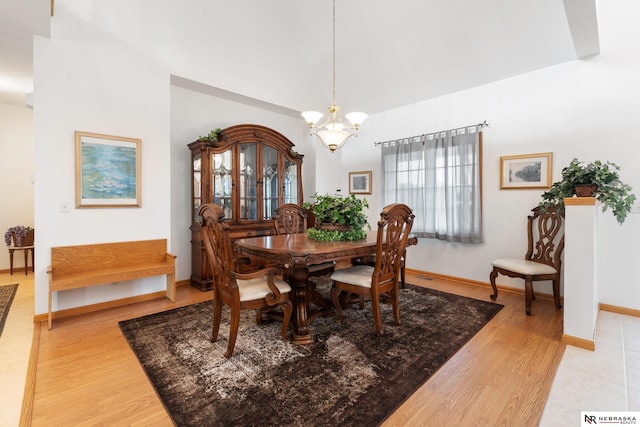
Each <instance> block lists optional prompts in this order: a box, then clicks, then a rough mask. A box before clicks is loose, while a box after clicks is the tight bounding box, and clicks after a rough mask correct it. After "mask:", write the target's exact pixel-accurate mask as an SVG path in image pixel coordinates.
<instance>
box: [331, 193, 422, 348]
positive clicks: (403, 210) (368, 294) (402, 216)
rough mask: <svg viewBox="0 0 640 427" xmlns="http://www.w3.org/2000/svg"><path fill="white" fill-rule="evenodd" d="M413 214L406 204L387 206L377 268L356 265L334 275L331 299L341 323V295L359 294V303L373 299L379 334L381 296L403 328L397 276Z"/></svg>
mask: <svg viewBox="0 0 640 427" xmlns="http://www.w3.org/2000/svg"><path fill="white" fill-rule="evenodd" d="M413 218H414V215H413V213H412V212H411V208H409V206H407V205H403V204H399V203H394V204H391V205H388V206H386V207H385V208H384V209H383V210H382V212H381V213H380V220H379V221H378V234H377V238H376V259H375V266H373V267H372V266H370V265H354V266H352V267H348V268H346V269H341V270H336V271H335V272H334V273H333V274H331V278H332V279H333V280H334V287H333V289H332V291H331V299H332V301H333V305H334V306H335V308H336V314H337V319H338V320H339V321H341V320H342V318H343V315H342V307H341V302H340V293H341V292H346V293H348V294H358V295H359V296H360V301H363V300H364V298H370V299H371V308H372V311H373V319H374V323H375V328H376V332H377V334H378V335H380V336H381V335H382V334H383V331H382V320H381V316H380V301H381V297H383V296H384V297H386V299H387V300H388V301H390V303H391V305H392V307H393V317H394V321H395V325H396V326H397V325H400V308H399V305H398V296H399V292H398V290H399V286H398V277H399V273H400V267H401V265H402V257H403V255H404V253H405V248H406V246H407V240H408V238H409V233H410V232H411V227H412V226H413Z"/></svg>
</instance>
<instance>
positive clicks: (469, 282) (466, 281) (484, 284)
mask: <svg viewBox="0 0 640 427" xmlns="http://www.w3.org/2000/svg"><path fill="white" fill-rule="evenodd" d="M406 271H407V273H409V274H414V275H416V276H423V277H424V278H427V279H436V280H445V281H448V282H454V283H458V284H462V285H470V286H480V287H483V288H487V289H489V291H490V292H492V293H493V289H492V288H491V283H488V282H480V281H478V280H471V279H465V278H463V277H456V276H447V275H446V274H439V273H433V272H430V271H422V270H414V269H412V268H407V269H406ZM496 287H497V288H498V293H500V292H506V293H510V294H515V295H521V296H522V297H524V289H520V288H513V287H511V286H503V285H496ZM535 294H536V298H540V299H544V300H550V301H553V295H552V294H547V293H543V292H536V293H535ZM563 300H564V297H560V301H561V302H562V301H563Z"/></svg>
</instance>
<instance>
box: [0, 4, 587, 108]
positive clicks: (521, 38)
mask: <svg viewBox="0 0 640 427" xmlns="http://www.w3.org/2000/svg"><path fill="white" fill-rule="evenodd" d="M595 1H596V0H563V1H560V0H536V1H531V0H446V1H443V0H403V1H396V2H390V1H388V0H337V5H336V50H337V52H336V71H337V75H336V89H337V93H336V95H337V101H338V104H339V105H340V106H341V107H342V108H343V111H352V110H358V111H365V112H367V113H369V114H372V113H376V112H380V111H385V110H389V109H393V108H396V107H400V106H403V105H407V104H411V103H414V102H417V101H421V100H425V99H430V98H434V97H438V96H441V95H445V94H449V93H453V92H456V91H460V90H464V89H468V88H471V87H474V86H478V85H482V84H486V83H490V82H492V81H496V80H501V79H504V78H508V77H511V76H515V75H519V74H523V73H527V72H530V71H533V70H537V69H541V68H545V67H549V66H553V65H556V64H560V63H563V62H566V61H572V60H576V59H580V58H585V57H588V56H591V55H594V54H597V53H599V43H598V28H597V19H596V4H595ZM187 6H188V7H187ZM50 7H51V2H50V0H21V1H16V0H0V59H1V61H0V103H10V104H18V105H24V100H25V93H29V92H32V91H33V83H32V75H33V72H32V68H33V65H32V54H33V53H32V36H33V35H34V34H35V35H38V36H43V37H49V31H50V26H51V22H52V21H54V20H56V19H61V17H66V18H68V17H72V18H73V19H65V20H64V22H74V23H77V24H78V25H88V26H90V27H91V28H93V29H94V30H95V31H99V32H100V33H102V34H108V35H109V36H110V37H112V38H113V39H115V40H118V41H119V42H122V43H125V44H127V45H128V46H131V47H132V48H134V49H138V50H139V51H140V52H145V54H148V55H150V56H152V57H153V58H154V59H155V60H157V61H158V62H159V63H162V64H164V65H165V66H166V67H167V68H168V70H169V72H170V73H171V74H172V75H174V76H176V77H177V78H178V79H179V80H180V81H181V82H182V83H184V82H196V84H195V87H197V86H199V87H210V88H217V89H221V90H223V91H228V92H230V93H234V94H239V95H243V96H248V97H251V98H255V99H258V100H260V101H264V102H269V103H272V104H275V105H278V106H281V107H285V108H287V109H291V110H294V111H303V110H308V109H314V110H319V111H324V109H325V108H326V107H327V106H328V105H329V104H330V102H331V91H332V21H331V17H332V3H331V0H313V1H311V0H303V1H300V0H269V1H264V0H238V1H228V0H190V1H188V2H182V1H181V2H178V1H168V0H167V1H157V0H137V1H135V2H131V1H130V0H109V1H104V0H103V1H98V0H57V1H56V2H55V9H54V16H53V17H52V18H51V17H50ZM35 96H36V98H37V94H36V95H35Z"/></svg>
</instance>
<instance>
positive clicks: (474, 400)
mask: <svg viewBox="0 0 640 427" xmlns="http://www.w3.org/2000/svg"><path fill="white" fill-rule="evenodd" d="M408 281H409V282H410V283H415V284H419V285H423V286H427V287H431V288H434V289H438V290H443V291H446V292H451V293H456V294H459V295H465V296H469V297H472V298H477V299H482V300H487V301H488V300H489V293H490V291H489V288H485V287H482V286H473V285H462V284H457V283H451V282H447V281H443V280H425V279H421V278H418V277H416V276H415V275H412V274H409V275H408ZM211 297H212V294H211V292H206V293H203V292H200V291H198V290H196V289H194V288H192V287H190V286H180V287H178V292H177V303H176V304H175V305H174V304H172V303H171V302H169V301H168V300H166V299H158V300H153V301H148V302H143V303H137V304H132V305H129V306H126V307H119V308H114V309H109V310H103V311H99V312H96V313H91V314H86V315H81V316H75V317H72V318H67V319H59V320H55V321H54V329H53V330H51V331H48V330H47V326H46V323H42V324H41V325H40V328H41V338H40V345H39V355H38V364H37V374H36V382H35V390H34V393H35V394H34V401H33V414H32V425H33V426H52V425H55V426H62V425H73V426H95V425H108V426H125V425H127V426H148V425H154V426H170V425H173V424H172V422H171V420H170V418H169V417H168V415H167V413H166V411H165V410H164V407H163V405H162V403H161V402H160V400H159V399H158V397H157V395H156V394H155V392H154V389H153V387H152V386H151V384H150V383H149V381H148V380H147V377H146V375H145V373H144V371H143V370H142V368H141V367H140V365H139V364H138V361H137V359H136V357H135V356H134V354H133V353H132V351H131V349H130V348H129V346H128V344H127V342H126V341H125V339H124V337H123V336H122V334H121V332H120V329H119V328H118V321H120V320H124V319H130V318H134V317H138V316H142V315H145V314H150V313H154V312H158V311H162V310H166V309H170V308H174V307H177V306H182V305H188V304H191V303H194V302H199V301H202V300H207V299H211ZM497 302H499V303H501V304H504V305H505V308H504V309H503V310H501V311H500V313H498V315H497V316H496V317H495V318H494V319H493V320H492V321H491V322H490V323H489V324H488V325H487V326H485V327H484V328H483V329H482V330H481V331H480V332H479V333H478V334H477V335H476V336H475V337H474V338H473V339H472V340H471V341H470V342H469V343H468V344H467V345H466V346H465V347H463V348H462V349H461V350H460V351H459V352H458V353H456V354H455V355H454V356H453V357H452V358H451V359H450V360H449V361H448V362H447V364H446V365H445V366H444V367H442V368H441V369H440V370H439V371H438V372H436V374H435V375H434V376H432V377H431V378H430V379H429V380H428V381H427V382H426V383H425V384H424V385H423V386H422V387H421V388H420V389H418V390H417V391H416V392H415V393H414V394H413V395H412V396H411V397H409V398H408V399H407V400H406V401H405V402H404V403H403V405H402V406H401V407H400V408H398V410H396V411H395V413H393V414H392V415H391V416H390V417H389V418H388V419H387V420H386V421H385V422H384V424H383V425H384V426H445V425H447V426H448V425H457V426H469V425H491V426H497V425H504V426H513V425H517V426H536V425H538V422H539V420H540V416H541V414H542V411H543V409H544V404H545V401H546V397H547V395H548V393H549V390H550V388H551V383H552V381H553V376H554V374H555V372H556V368H557V366H558V364H559V362H560V359H561V358H562V353H563V350H564V345H563V344H562V343H561V342H560V339H561V335H562V311H556V310H555V308H554V306H553V303H552V301H549V300H545V299H541V298H538V299H537V300H535V301H534V305H533V310H532V311H533V315H532V316H526V315H525V312H524V297H523V296H522V295H517V294H509V293H504V292H503V293H501V294H500V296H499V298H498V301H497ZM239 339H241V338H239ZM417 339H419V337H417Z"/></svg>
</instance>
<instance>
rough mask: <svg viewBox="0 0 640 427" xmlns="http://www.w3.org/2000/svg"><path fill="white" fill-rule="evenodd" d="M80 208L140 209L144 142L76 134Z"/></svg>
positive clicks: (77, 189) (77, 183) (81, 133)
mask: <svg viewBox="0 0 640 427" xmlns="http://www.w3.org/2000/svg"><path fill="white" fill-rule="evenodd" d="M75 135H76V207H78V208H85V207H86V208H90V207H139V206H141V196H140V140H139V139H135V138H126V137H121V136H111V135H101V134H97V133H88V132H76V133H75Z"/></svg>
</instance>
